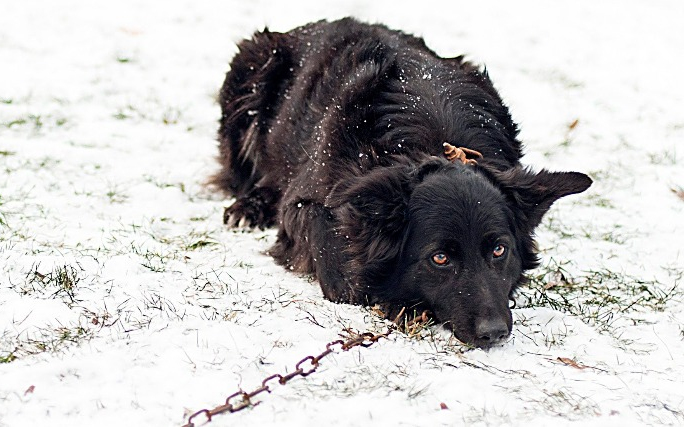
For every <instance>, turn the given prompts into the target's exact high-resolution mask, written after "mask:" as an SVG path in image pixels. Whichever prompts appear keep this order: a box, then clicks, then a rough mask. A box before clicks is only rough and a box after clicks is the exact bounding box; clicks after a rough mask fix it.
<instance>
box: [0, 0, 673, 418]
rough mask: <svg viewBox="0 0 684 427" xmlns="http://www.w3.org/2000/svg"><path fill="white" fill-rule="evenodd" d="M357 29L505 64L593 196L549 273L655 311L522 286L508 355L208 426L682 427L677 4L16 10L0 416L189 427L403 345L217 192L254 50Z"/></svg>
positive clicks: (545, 232)
mask: <svg viewBox="0 0 684 427" xmlns="http://www.w3.org/2000/svg"><path fill="white" fill-rule="evenodd" d="M346 15H354V16H357V17H360V18H363V19H365V20H367V21H370V22H383V23H386V24H388V25H390V26H392V27H394V28H399V29H403V30H405V31H407V32H412V33H415V34H418V35H422V36H424V37H425V39H426V41H427V43H428V45H429V46H431V47H432V48H434V49H435V50H437V51H438V52H439V53H440V54H443V55H458V54H461V53H466V54H468V55H469V58H471V59H473V60H475V61H477V62H480V63H484V64H486V65H487V68H488V71H489V72H490V74H491V76H492V78H493V80H494V82H495V84H496V86H497V88H499V90H500V92H501V93H502V95H503V97H504V99H505V100H506V102H507V103H508V104H509V106H510V107H511V110H512V113H513V116H514V118H515V119H516V120H517V121H518V122H520V124H521V128H522V133H521V138H522V140H523V141H524V142H525V144H526V151H527V155H526V157H525V159H524V160H525V162H526V163H527V164H529V165H532V166H533V167H535V168H538V169H540V168H542V167H546V168H549V169H554V170H577V171H582V172H586V173H589V174H590V175H591V176H592V177H593V178H594V180H595V183H594V185H593V186H592V188H591V189H590V190H589V191H588V192H587V193H585V194H582V195H578V196H571V197H568V198H567V199H565V200H562V201H560V202H558V203H557V204H556V205H555V206H554V208H553V209H552V211H551V212H550V213H549V215H548V216H547V218H546V219H545V221H544V223H543V225H542V226H541V227H540V229H539V232H538V237H539V239H538V240H539V245H540V249H541V253H542V257H543V259H544V266H543V267H542V268H540V270H539V272H537V273H538V274H540V275H541V274H544V273H545V272H546V271H548V270H550V269H553V267H554V266H556V265H558V266H562V267H563V269H564V270H565V271H566V272H567V274H568V275H570V276H571V277H572V278H573V280H574V281H575V283H583V282H585V281H588V280H590V279H591V280H594V281H593V282H591V283H593V284H594V286H596V287H597V288H601V289H602V290H605V289H609V290H610V292H611V295H614V296H615V297H616V298H618V300H620V299H621V298H622V299H623V300H629V301H636V303H635V305H634V306H633V307H627V306H619V305H618V306H617V307H619V308H620V309H615V310H613V311H610V312H608V313H607V314H606V313H605V312H601V313H603V314H604V315H605V316H609V317H604V318H603V322H600V321H594V320H592V319H591V317H590V316H584V315H582V314H581V313H580V312H569V311H567V310H562V309H559V308H558V307H555V306H552V305H550V304H546V305H544V304H530V303H526V301H528V300H530V299H532V298H533V294H534V292H533V290H527V291H524V292H523V293H522V295H521V296H520V297H519V308H516V309H515V310H514V319H515V325H514V331H513V336H512V338H511V339H510V340H509V342H508V343H506V344H505V345H504V346H502V347H498V348H495V349H492V350H490V351H482V350H468V349H466V348H463V347H461V346H460V345H458V343H456V342H455V341H454V340H453V339H452V337H451V336H450V334H449V333H447V332H446V331H443V330H440V329H437V328H432V329H430V330H426V331H424V333H423V339H417V338H411V337H408V336H406V335H402V334H400V333H394V334H392V335H391V336H390V337H389V339H387V340H381V341H380V342H378V343H377V344H375V345H374V346H373V347H371V348H367V349H365V348H355V349H353V350H351V351H349V352H338V353H335V354H333V355H330V356H328V357H327V358H325V359H324V360H323V361H322V362H321V366H320V368H319V369H318V371H316V372H315V373H314V374H312V375H310V376H308V377H306V378H304V379H301V378H298V379H295V380H292V381H291V382H290V383H288V384H287V385H285V386H282V387H277V388H275V389H274V391H273V393H270V394H262V395H261V396H262V397H260V400H261V404H259V405H258V406H256V407H254V408H253V409H248V410H245V411H242V412H240V413H236V414H226V415H220V416H217V417H215V418H214V419H213V421H212V422H211V423H210V424H209V425H215V426H224V425H234V424H241V423H242V424H250V425H344V426H347V425H368V424H371V423H373V424H374V425H383V426H384V425H388V426H389V425H392V426H394V425H460V424H468V425H470V424H473V425H481V424H482V425H484V424H486V425H491V424H494V425H501V424H504V425H523V424H524V425H527V426H541V425H548V424H550V423H554V424H556V425H597V426H598V425H601V426H606V425H607V426H610V425H616V426H617V425H619V426H624V425H634V424H657V425H661V424H662V425H673V424H681V423H683V422H684V387H682V384H684V362H683V357H682V355H683V354H684V314H682V313H684V301H683V300H682V294H683V293H684V292H682V291H683V290H684V289H682V286H683V285H682V277H684V254H683V253H682V244H681V242H682V237H684V221H683V218H684V202H683V201H682V200H681V199H679V198H677V197H676V196H675V194H673V192H672V191H671V189H672V188H677V187H682V186H684V167H683V166H682V162H683V161H684V160H682V155H683V153H682V148H681V147H682V139H684V119H683V118H682V115H681V106H682V105H684V85H682V84H681V83H680V79H681V75H682V71H683V66H684V60H683V59H682V56H681V55H680V52H681V51H682V48H684V32H683V31H681V22H682V21H683V20H684V4H682V3H681V2H678V1H676V0H662V1H658V2H648V3H646V2H638V1H634V0H630V1H627V0H625V1H619V2H618V1H605V2H592V1H589V0H578V1H573V2H553V3H549V2H538V1H527V0H525V1H518V2H505V1H493V0H492V1H486V2H468V3H466V2H430V1H428V2H421V3H413V2H411V3H409V2H390V1H375V2H372V3H370V2H361V1H354V2H334V3H333V2H313V1H288V2H266V1H252V2H237V1H227V0H224V1H217V0H212V1H203V2H191V1H164V2H162V1H158V0H157V1H147V2H134V1H132V0H126V1H119V2H102V1H91V2H79V1H75V0H65V1H61V2H47V1H40V0H28V1H22V2H5V4H3V6H2V13H1V14H0V64H1V65H0V70H1V71H0V166H2V167H1V169H0V361H4V362H6V363H0V426H3V427H4V426H20V425H22V426H23V425H51V426H61V425H100V426H108V425H119V424H121V423H122V422H125V423H127V424H134V425H149V426H157V425H159V426H161V425H164V426H168V425H178V426H180V425H182V424H184V423H185V422H186V420H187V415H188V414H190V413H192V412H194V411H196V410H198V409H201V408H205V407H213V406H216V405H218V404H221V403H222V402H223V400H224V399H225V397H226V396H228V395H230V394H232V393H233V392H235V391H237V390H238V389H239V388H241V387H242V388H244V389H245V390H251V389H254V388H256V387H257V386H259V385H260V384H261V381H262V380H263V378H265V377H266V376H268V375H270V374H273V373H285V372H290V371H292V370H293V369H294V365H295V364H296V363H297V361H299V360H301V359H302V358H303V357H305V356H307V355H309V354H318V353H320V352H321V351H322V350H323V349H324V348H325V344H326V343H327V342H329V341H332V340H334V339H336V338H338V336H339V334H341V333H343V331H344V330H345V328H352V329H354V330H356V331H365V330H372V331H376V332H378V331H383V330H384V329H385V327H386V325H385V324H384V323H383V321H381V320H380V319H379V318H377V317H376V316H375V315H373V314H372V313H371V312H370V311H369V310H368V309H365V308H362V307H354V306H347V305H339V304H333V303H330V302H328V301H326V300H324V299H323V297H322V295H321V292H320V290H319V289H318V287H317V285H316V284H315V283H310V280H309V278H307V277H300V276H297V275H294V274H292V273H290V272H287V271H285V270H284V269H282V268H280V267H278V266H276V265H275V264H274V263H273V261H272V260H271V259H270V258H269V257H267V256H266V255H264V254H263V251H264V250H266V249H267V248H268V247H269V245H270V244H272V243H273V241H274V239H275V232H274V231H273V230H269V231H265V232H262V231H254V232H244V231H240V230H238V231H235V230H227V229H225V228H224V227H223V226H222V224H221V218H222V210H223V206H224V204H225V203H227V202H229V201H225V200H222V198H221V197H220V196H219V195H217V194H213V193H211V192H209V191H208V190H206V189H205V188H204V187H203V183H204V182H205V180H206V178H207V177H208V176H209V175H210V174H211V173H213V172H215V171H216V166H217V165H216V163H215V155H216V153H217V150H216V141H215V133H216V129H217V121H218V118H219V109H218V106H217V104H216V102H215V97H216V94H217V91H218V88H219V87H220V84H221V83H222V78H223V75H224V73H225V72H226V71H227V64H228V62H229V60H230V58H231V57H232V55H233V54H234V53H235V52H236V48H235V42H237V41H239V40H240V39H241V38H243V37H247V36H249V35H250V34H251V33H252V32H253V31H255V30H257V29H261V28H262V27H263V26H264V25H268V26H269V27H270V28H271V29H273V30H283V31H284V30H287V29H289V28H292V27H294V26H297V25H300V24H303V23H306V22H308V21H312V20H317V19H321V18H329V19H334V18H339V17H342V16H346ZM575 120H578V122H577V126H576V127H574V128H573V129H570V128H569V125H570V124H571V123H573V122H574V121H575ZM596 272H599V273H600V272H603V273H601V274H598V275H596V274H594V275H592V274H593V273H596ZM606 272H610V273H611V275H608V274H605V273H606ZM533 273H534V272H533ZM537 273H535V274H537ZM60 275H61V276H60ZM58 276H59V277H61V278H62V281H61V282H59V281H57V280H56V279H55V278H57V277H58ZM604 276H605V279H602V278H604ZM596 278H599V279H601V280H595V279H596ZM546 280H547V281H548V282H549V283H551V284H552V282H553V280H556V279H554V278H553V277H552V275H551V276H549V277H547V278H546ZM59 283H61V284H62V285H65V286H62V287H60V286H59V285H58V284H59ZM557 286H562V285H557ZM639 286H642V287H645V288H647V289H648V292H651V293H656V294H657V293H658V292H668V291H670V290H672V294H671V297H669V299H668V300H667V302H666V303H662V304H655V303H653V304H651V303H649V302H648V301H647V300H645V299H643V298H642V299H639V296H644V295H647V294H648V293H647V292H646V291H643V289H642V290H639ZM555 289H556V288H553V287H552V288H550V289H549V292H550V293H552V294H553V293H554V292H555V291H554V290H555ZM635 289H636V290H635ZM587 292H590V288H589V290H587ZM634 292H636V294H634ZM571 295H577V294H571ZM600 295H602V296H604V297H605V295H606V293H605V292H604V293H601V294H600ZM635 295H636V296H635ZM658 295H662V293H661V294H658ZM589 297H590V295H588V294H582V295H579V296H577V298H579V299H578V300H579V301H585V302H586V301H587V299H588V298H589ZM630 298H631V299H630ZM606 302H607V303H608V302H609V301H607V300H606ZM581 306H584V305H581ZM586 306H587V307H593V306H589V305H586ZM611 307H613V308H615V307H616V306H615V305H614V306H611ZM601 313H599V314H601ZM606 324H609V326H606ZM559 358H560V359H559ZM564 360H565V361H568V360H570V361H574V362H576V363H577V364H578V366H579V367H585V368H584V369H580V368H578V367H573V366H572V365H571V364H569V363H566V362H563V361H564ZM441 403H444V404H445V405H446V407H447V408H448V409H440V404H441ZM201 421H202V422H200V423H198V424H203V420H201Z"/></svg>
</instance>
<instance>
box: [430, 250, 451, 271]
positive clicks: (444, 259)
mask: <svg viewBox="0 0 684 427" xmlns="http://www.w3.org/2000/svg"><path fill="white" fill-rule="evenodd" d="M432 262H433V263H435V265H437V266H439V267H443V266H445V265H447V264H449V257H448V256H447V254H445V253H443V252H437V253H436V254H434V255H432Z"/></svg>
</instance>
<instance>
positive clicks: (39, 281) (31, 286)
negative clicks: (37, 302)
mask: <svg viewBox="0 0 684 427" xmlns="http://www.w3.org/2000/svg"><path fill="white" fill-rule="evenodd" d="M39 270H40V265H37V266H34V267H33V268H32V269H31V271H30V272H29V273H28V275H27V276H26V283H25V284H24V286H21V287H20V288H19V293H20V294H22V295H36V294H38V295H43V296H45V297H47V298H50V299H56V298H59V299H62V301H63V302H64V303H65V304H66V305H67V306H68V307H73V306H74V305H75V304H77V303H78V302H79V300H78V299H77V297H76V293H77V292H78V289H79V286H80V284H81V282H82V281H83V277H82V274H83V270H82V269H81V268H80V267H74V266H72V265H68V264H65V265H59V266H56V267H54V268H53V269H52V270H50V271H48V272H46V273H42V272H40V271H39Z"/></svg>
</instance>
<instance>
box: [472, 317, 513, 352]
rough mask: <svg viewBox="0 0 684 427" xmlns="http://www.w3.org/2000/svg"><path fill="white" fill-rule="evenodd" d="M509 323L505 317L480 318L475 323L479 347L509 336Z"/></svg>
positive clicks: (487, 345) (492, 343)
mask: <svg viewBox="0 0 684 427" xmlns="http://www.w3.org/2000/svg"><path fill="white" fill-rule="evenodd" d="M508 334H509V331H508V325H507V324H506V321H505V320H504V319H488V318H485V319H480V320H478V321H477V322H476V323H475V336H476V338H477V341H476V343H475V344H477V346H478V347H489V346H491V345H494V344H496V343H498V342H501V341H503V340H504V339H506V337H508Z"/></svg>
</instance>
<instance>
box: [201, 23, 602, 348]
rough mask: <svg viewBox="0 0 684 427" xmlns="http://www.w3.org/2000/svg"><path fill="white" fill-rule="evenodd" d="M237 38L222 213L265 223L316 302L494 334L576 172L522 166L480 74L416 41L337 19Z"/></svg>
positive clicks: (228, 85)
mask: <svg viewBox="0 0 684 427" xmlns="http://www.w3.org/2000/svg"><path fill="white" fill-rule="evenodd" d="M239 50H240V51H239V53H238V54H237V55H236V56H235V58H234V59H233V61H232V63H231V69H230V72H228V74H227V75H226V79H225V82H224V84H223V87H222V89H221V94H220V104H221V109H222V112H223V114H222V117H221V127H220V130H219V141H220V161H221V164H222V170H221V171H220V172H219V173H218V174H217V175H216V176H215V177H214V178H213V181H212V182H213V183H214V184H215V185H216V186H218V187H219V188H221V189H222V190H224V191H225V192H226V193H228V194H229V195H233V196H235V197H236V198H237V200H236V201H235V203H234V204H233V205H232V206H231V207H229V208H227V209H226V211H225V215H224V222H225V223H227V224H228V225H229V226H231V227H232V226H237V225H249V226H251V227H261V228H263V227H269V226H273V225H276V224H277V226H278V239H277V242H276V244H275V246H274V247H273V248H272V249H271V250H270V254H271V255H272V256H273V257H274V258H275V259H276V261H277V262H278V263H280V264H282V265H284V266H286V267H288V268H289V269H291V270H294V271H298V272H302V273H313V274H315V275H316V277H317V278H318V280H319V281H320V283H321V288H322V289H323V294H324V295H325V297H326V298H328V299H330V300H332V301H337V302H345V303H351V304H371V305H373V304H379V305H380V306H381V307H384V308H385V313H386V315H387V316H388V317H390V318H392V317H393V316H395V315H397V313H399V312H400V310H401V309H402V308H404V307H406V308H407V309H409V310H411V311H413V310H416V311H417V312H421V311H422V310H424V309H425V310H429V311H430V312H431V313H433V315H434V317H435V319H436V320H437V321H439V322H442V323H444V325H446V326H447V327H449V328H451V329H452V330H453V331H454V333H455V335H456V336H457V337H458V338H459V339H460V340H462V341H464V342H468V343H471V344H474V345H477V346H488V345H491V344H493V343H496V342H499V341H501V340H503V339H505V338H506V337H507V336H508V335H509V334H510V331H511V325H512V316H511V311H510V309H509V305H508V302H509V297H510V296H511V294H512V293H513V292H514V290H515V289H516V287H518V286H519V285H521V284H522V283H523V282H524V280H525V276H524V271H525V270H528V269H530V268H533V267H535V266H536V265H537V264H538V259H537V256H536V254H535V244H534V241H533V238H532V235H533V231H534V229H535V227H536V226H537V225H538V224H539V222H540V221H541V218H542V215H544V213H545V212H546V211H547V210H548V209H549V207H550V206H551V204H552V203H553V202H554V201H556V200H557V199H559V198H560V197H563V196H566V195H569V194H574V193H580V192H582V191H584V190H586V189H587V188H588V187H589V186H590V185H591V179H589V177H587V176H586V175H584V174H581V173H576V172H565V173H558V172H547V171H541V172H539V173H533V172H531V171H529V170H526V169H523V168H522V167H521V166H520V163H519V159H520V157H521V156H522V154H521V144H520V142H519V141H518V140H517V133H518V129H517V126H516V124H515V123H514V122H513V120H512V119H511V116H510V114H509V112H508V109H507V108H506V106H505V105H504V104H503V102H502V100H501V98H500V96H499V95H498V93H497V92H496V90H495V89H494V87H493V85H492V83H491V81H490V80H489V77H488V75H487V73H486V71H481V70H480V69H479V67H477V66H475V65H473V64H471V63H469V62H467V61H464V60H463V58H462V57H456V58H440V57H439V56H437V55H436V54H435V53H434V52H433V51H432V50H430V49H429V48H428V47H427V46H426V45H425V43H424V42H423V40H422V39H419V38H415V37H412V36H410V35H406V34H403V33H401V32H398V31H392V30H389V29H387V28H386V27H384V26H381V25H367V24H362V23H359V22H357V21H355V20H353V19H343V20H340V21H336V22H330V23H328V22H317V23H314V24H310V25H306V26H304V27H300V28H297V29H295V30H292V31H290V32H287V33H275V32H269V31H268V30H264V31H263V32H258V33H256V34H255V35H254V36H253V38H252V39H251V40H244V41H242V42H241V43H240V45H239ZM457 147H460V148H457ZM445 150H446V154H445Z"/></svg>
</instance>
